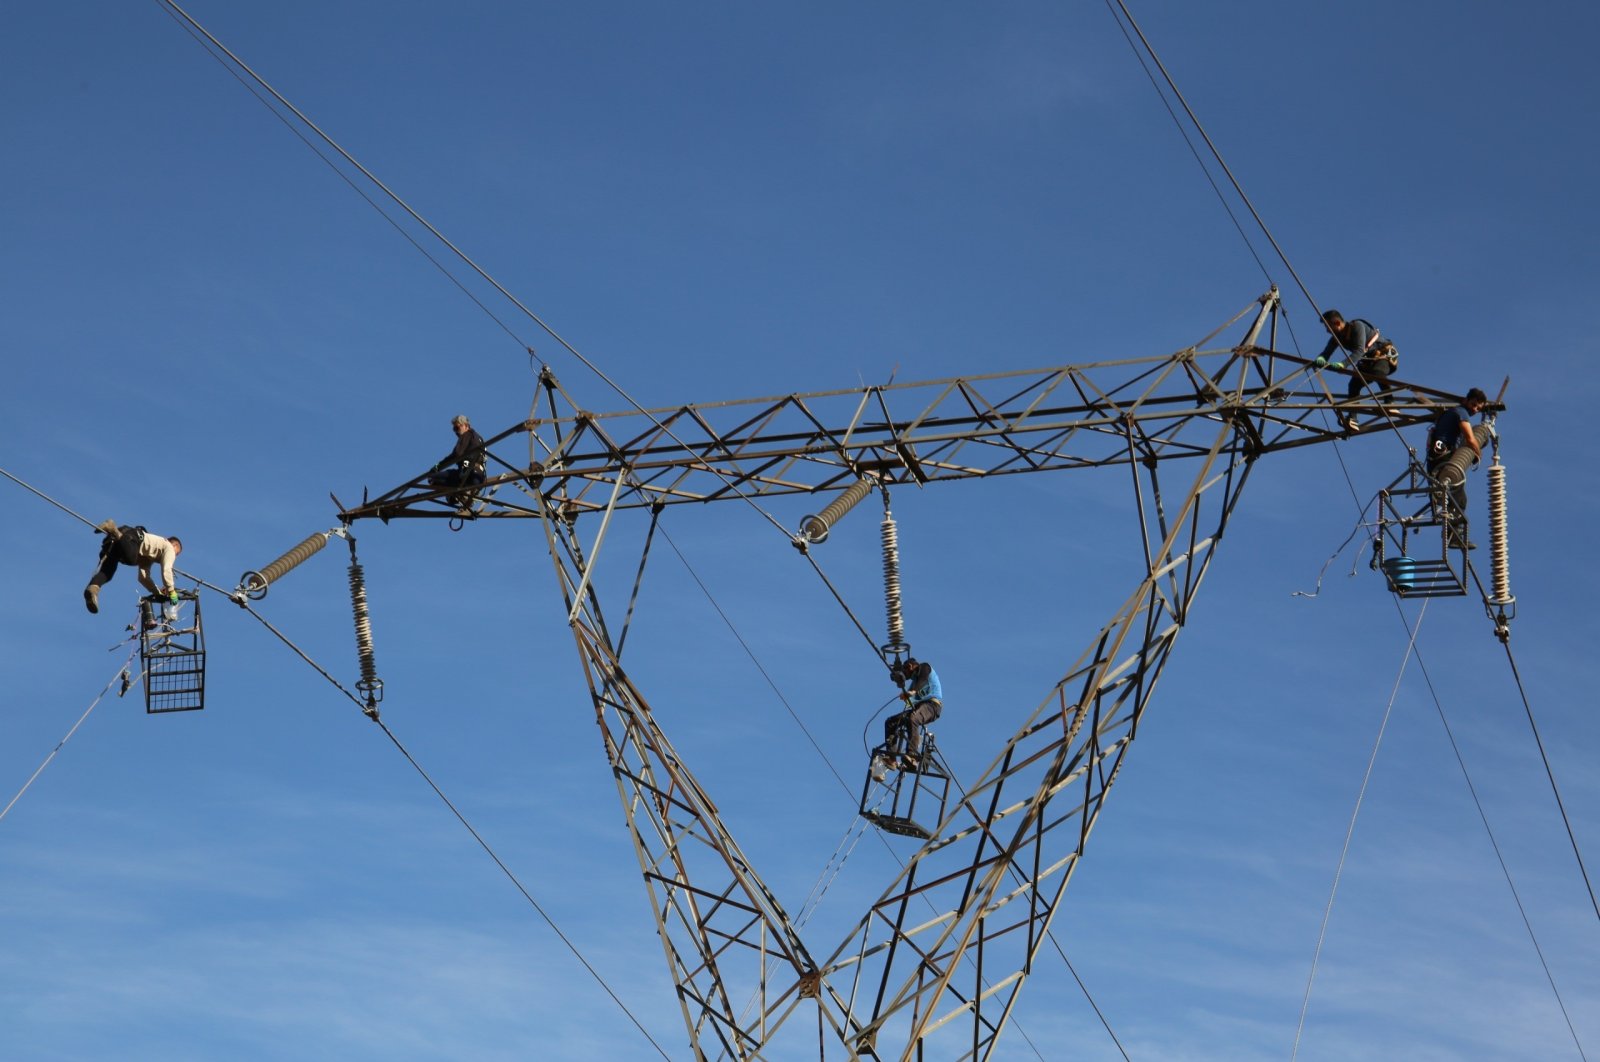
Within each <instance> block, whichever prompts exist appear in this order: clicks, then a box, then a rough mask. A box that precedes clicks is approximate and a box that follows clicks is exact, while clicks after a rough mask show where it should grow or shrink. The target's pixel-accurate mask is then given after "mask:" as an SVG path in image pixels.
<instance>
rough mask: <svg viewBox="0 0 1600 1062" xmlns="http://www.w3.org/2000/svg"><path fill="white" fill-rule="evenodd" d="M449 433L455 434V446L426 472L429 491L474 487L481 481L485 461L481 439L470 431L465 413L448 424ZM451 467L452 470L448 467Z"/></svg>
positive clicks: (470, 424)
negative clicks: (443, 488)
mask: <svg viewBox="0 0 1600 1062" xmlns="http://www.w3.org/2000/svg"><path fill="white" fill-rule="evenodd" d="M450 430H451V431H453V432H455V433H456V445H455V448H454V449H452V450H451V451H450V452H449V453H447V454H445V455H444V457H442V458H440V459H439V463H438V464H436V465H434V466H433V468H432V469H430V470H429V472H430V474H429V476H428V485H429V486H430V487H476V486H478V485H479V484H481V483H482V482H483V481H484V474H483V469H484V464H485V460H486V459H485V457H484V452H483V436H481V435H479V434H478V433H477V432H475V431H473V430H472V422H471V421H469V420H468V419H467V415H466V414H465V413H457V414H456V415H455V416H454V417H452V418H451V420H450ZM452 465H454V466H455V467H453V468H452V467H450V466H452Z"/></svg>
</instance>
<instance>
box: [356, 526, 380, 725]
mask: <svg viewBox="0 0 1600 1062" xmlns="http://www.w3.org/2000/svg"><path fill="white" fill-rule="evenodd" d="M350 612H351V614H352V616H353V617H354V618H355V627H356V656H357V657H358V659H359V661H360V665H361V679H360V681H358V682H357V683H356V689H357V690H359V691H361V693H363V694H365V695H366V698H367V706H366V708H364V709H363V711H365V712H366V713H367V714H368V715H370V716H372V717H373V718H374V719H376V718H377V717H378V702H379V701H381V700H383V680H382V679H380V678H379V677H378V665H377V662H376V660H375V659H374V657H373V653H372V617H371V616H370V615H368V613H367V577H366V573H365V572H363V571H362V569H361V563H360V562H359V561H357V560H356V542H355V539H353V538H352V539H350Z"/></svg>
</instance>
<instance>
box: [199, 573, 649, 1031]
mask: <svg viewBox="0 0 1600 1062" xmlns="http://www.w3.org/2000/svg"><path fill="white" fill-rule="evenodd" d="M206 585H208V586H209V584H206ZM212 589H216V588H215V587H212ZM221 592H222V593H223V594H224V595H225V596H227V597H228V598H229V600H231V601H233V602H234V603H235V604H237V605H239V607H241V608H243V609H244V610H245V611H246V612H248V613H250V615H251V616H253V617H254V618H255V619H256V620H257V622H259V623H260V624H261V625H262V626H264V627H266V628H267V630H269V631H271V632H272V633H273V634H274V635H276V636H277V638H278V640H279V641H281V642H283V644H284V645H286V646H288V647H289V648H290V649H291V650H293V652H294V653H295V655H296V656H298V657H300V659H301V660H304V661H305V662H306V663H307V664H308V665H310V666H311V668H312V669H313V670H315V671H316V672H317V673H318V674H319V675H321V676H322V677H323V678H324V679H327V680H328V682H329V683H330V684H331V685H332V686H333V687H334V688H335V689H337V690H338V691H339V692H340V693H342V694H344V695H345V696H346V697H348V698H349V699H350V701H351V702H352V703H353V704H355V706H356V707H357V708H360V709H361V711H362V713H363V714H364V715H366V716H367V718H369V719H371V720H372V721H373V722H374V723H376V724H378V728H379V729H380V730H382V731H383V733H384V736H385V737H387V738H388V739H389V741H390V742H391V743H393V745H394V747H395V748H396V749H397V750H399V752H400V755H402V756H404V757H405V759H406V762H407V763H409V764H411V766H412V768H413V769H414V770H415V771H416V772H417V774H418V775H419V776H421V778H422V780H423V781H424V782H426V783H427V784H428V788H430V789H432V790H433V792H434V794H435V795H436V796H438V798H439V800H440V801H441V802H442V803H443V804H444V806H445V807H447V808H449V809H450V813H451V814H452V815H454V816H455V817H456V820H457V821H458V822H460V823H461V825H462V826H463V827H465V829H466V831H467V833H469V834H471V835H472V839H473V840H474V841H476V842H478V847H479V848H482V849H483V851H484V853H485V854H486V855H487V856H488V857H489V858H490V859H491V860H493V861H494V865H495V866H497V867H499V868H500V872H501V873H502V874H504V875H505V876H506V879H507V880H508V881H510V882H511V884H512V885H513V886H514V887H515V888H516V890H517V891H518V892H520V893H522V897H523V899H525V900H527V901H528V904H529V905H530V906H531V907H532V908H533V909H534V911H536V912H537V913H538V915H539V917H540V918H542V919H544V922H545V924H546V925H547V926H549V927H550V930H551V932H553V933H555V935H556V936H557V937H558V938H559V939H560V941H561V943H562V944H564V945H566V948H567V950H568V951H570V952H571V953H572V954H573V957H574V958H576V959H577V960H578V962H579V963H580V964H582V966H583V968H584V969H585V970H587V971H589V975H590V976H591V977H593V978H594V979H595V981H596V982H597V983H598V984H599V985H600V987H601V988H602V989H604V990H605V993H606V995H608V996H610V997H611V1001H612V1002H613V1003H615V1004H616V1005H617V1006H618V1007H619V1008H621V1010H622V1013H624V1014H626V1015H627V1017H628V1020H629V1021H631V1022H632V1023H633V1025H634V1028H636V1029H638V1030H639V1033H640V1035H642V1036H643V1037H644V1038H645V1039H646V1040H648V1041H650V1046H651V1047H654V1048H655V1049H656V1053H657V1054H659V1055H660V1056H661V1057H662V1058H667V1059H670V1058H671V1056H670V1055H668V1054H667V1053H666V1051H664V1050H662V1047H661V1045H660V1044H659V1043H657V1042H656V1039H655V1037H653V1036H651V1035H650V1031H649V1030H648V1029H646V1028H645V1027H644V1025H643V1024H642V1023H641V1022H640V1021H639V1019H638V1018H637V1017H635V1016H634V1013H633V1011H631V1010H629V1009H628V1005H627V1004H626V1003H624V1002H623V1001H622V998H621V997H620V996H618V995H617V993H616V992H615V991H613V990H612V988H611V986H610V985H609V984H607V983H606V979H605V978H604V977H602V976H601V975H600V971H598V970H596V969H595V968H594V966H593V965H591V964H590V962H589V960H588V959H587V958H585V957H584V954H583V952H581V951H579V950H578V947H577V945H575V944H574V943H573V942H572V941H571V939H570V938H568V936H567V935H566V933H564V932H562V930H561V927H560V926H558V925H557V924H556V921H555V919H554V918H552V917H550V914H549V912H547V911H546V910H545V909H544V907H543V906H541V905H540V903H539V901H538V900H536V899H534V896H533V893H531V892H529V891H528V888H527V886H525V885H523V884H522V881H521V879H519V878H518V877H517V875H516V874H515V873H514V872H513V871H512V869H511V868H510V867H508V866H507V865H506V864H505V861H504V860H502V859H501V858H500V856H499V853H497V852H496V851H495V850H494V848H493V847H492V846H490V844H489V842H488V841H486V840H485V839H484V837H483V835H482V834H480V833H479V832H478V831H477V829H476V828H474V827H473V825H472V823H471V822H470V821H468V819H467V817H466V815H464V814H462V812H461V809H460V808H458V807H456V805H455V803H454V802H453V801H451V799H450V798H449V797H448V796H446V795H445V792H444V790H442V789H440V788H439V786H438V783H436V782H435V781H434V780H433V779H432V778H431V777H430V776H429V775H428V772H427V771H425V770H423V768H422V765H421V764H420V763H418V762H417V760H416V758H415V757H414V756H412V755H411V752H410V750H408V749H407V748H406V747H405V745H404V744H402V743H401V741H400V738H399V737H398V736H396V735H395V733H394V731H393V730H390V729H389V726H388V724H387V723H385V722H384V721H383V720H382V719H380V718H379V717H378V716H377V714H376V713H375V712H371V711H369V710H368V709H367V706H366V704H365V703H364V702H363V701H362V700H361V698H359V697H357V696H356V695H355V694H354V693H351V692H350V691H349V690H347V689H345V687H344V686H342V685H340V683H339V680H338V679H336V678H334V677H333V676H332V675H330V674H328V672H327V671H326V670H325V669H324V668H323V667H322V666H321V665H320V664H318V663H317V662H316V661H315V660H312V659H311V657H309V656H307V655H306V653H305V652H304V651H303V650H302V649H301V648H300V647H299V646H297V645H295V644H294V642H292V641H290V639H289V638H288V636H286V635H285V634H284V633H283V632H282V631H280V630H278V628H276V627H274V626H273V625H272V624H271V623H268V622H267V620H266V619H265V618H264V617H263V616H262V615H261V614H260V613H258V612H256V610H255V609H253V608H251V607H250V606H249V605H248V604H247V603H244V602H242V601H240V600H239V599H238V598H237V597H235V596H234V595H233V594H229V593H227V592H226V591H221Z"/></svg>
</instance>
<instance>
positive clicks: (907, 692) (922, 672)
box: [883, 655, 944, 770]
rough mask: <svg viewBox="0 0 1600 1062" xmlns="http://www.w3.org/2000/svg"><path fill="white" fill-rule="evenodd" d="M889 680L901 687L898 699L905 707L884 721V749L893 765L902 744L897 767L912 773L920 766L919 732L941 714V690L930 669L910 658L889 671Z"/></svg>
mask: <svg viewBox="0 0 1600 1062" xmlns="http://www.w3.org/2000/svg"><path fill="white" fill-rule="evenodd" d="M889 677H890V678H891V679H893V680H894V682H895V685H897V686H900V687H901V692H900V699H901V700H902V701H903V702H905V705H906V707H905V709H904V710H903V711H899V712H896V713H895V714H894V715H891V716H890V717H889V718H888V719H885V720H884V721H883V747H884V749H885V750H886V752H887V753H888V758H889V762H890V764H894V763H895V762H896V760H897V758H898V756H899V752H900V748H901V743H902V741H903V742H904V745H905V758H904V760H901V761H900V765H901V766H904V767H906V768H907V769H910V770H915V769H916V768H917V767H918V765H919V764H920V763H921V757H922V730H923V728H924V727H926V726H927V725H928V724H929V723H931V722H933V721H934V720H935V719H937V718H939V713H940V712H942V711H943V710H944V689H943V687H942V686H940V684H939V674H938V672H936V671H934V670H933V665H932V664H929V663H927V662H925V661H920V660H918V659H917V658H916V657H914V656H910V655H907V656H906V659H905V663H903V664H897V665H896V666H894V667H893V668H890V670H889ZM907 684H909V686H910V688H909V689H906V688H905V686H906V685H907Z"/></svg>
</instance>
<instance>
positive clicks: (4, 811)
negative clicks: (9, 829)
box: [0, 495, 143, 819]
mask: <svg viewBox="0 0 1600 1062" xmlns="http://www.w3.org/2000/svg"><path fill="white" fill-rule="evenodd" d="M41 497H43V495H41ZM138 653H139V647H138V646H137V645H135V646H134V647H133V652H131V653H129V654H128V659H126V660H124V661H123V662H122V666H121V667H119V668H118V669H117V671H116V673H115V674H114V675H112V676H111V681H110V682H107V683H106V685H105V689H103V690H101V691H100V693H99V695H98V696H96V697H95V699H94V700H92V701H90V702H89V707H87V708H85V709H84V710H83V714H82V715H80V716H78V721H77V722H76V723H73V724H72V728H71V729H70V730H68V731H67V733H66V735H65V736H64V737H63V738H62V739H61V740H60V741H58V742H56V747H55V748H53V749H51V750H50V755H48V756H46V757H45V758H44V762H43V763H41V764H39V766H38V769H36V770H35V771H34V772H33V774H31V775H29V776H28V780H27V781H26V782H23V783H22V788H21V789H19V790H17V795H16V796H14V797H12V798H11V802H10V803H8V804H7V805H6V806H5V807H4V808H0V819H3V818H5V817H6V816H7V815H8V814H10V812H11V809H12V808H13V807H15V806H16V804H17V801H19V800H21V799H22V794H24V793H26V792H27V791H28V787H29V786H31V785H33V783H34V781H35V780H36V779H37V778H38V777H39V776H40V775H41V774H43V773H44V769H45V768H46V767H48V766H50V761H51V760H54V759H55V758H56V753H58V752H60V751H61V750H62V749H63V748H65V747H66V744H67V742H69V741H71V740H72V735H73V734H76V733H77V732H78V728H79V727H80V726H82V725H83V721H84V720H85V719H88V718H89V713H90V712H92V711H94V710H95V707H96V706H97V705H98V704H99V703H100V702H101V701H102V700H104V699H105V695H106V694H107V693H109V692H111V687H112V686H113V685H114V684H115V683H116V682H117V680H118V679H120V678H122V677H123V676H124V675H126V674H127V673H128V668H130V667H132V666H133V658H134V657H135V656H137V655H138ZM140 677H141V678H143V676H142V675H141V676H140ZM123 692H124V693H126V692H127V690H126V689H124V690H123Z"/></svg>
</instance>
